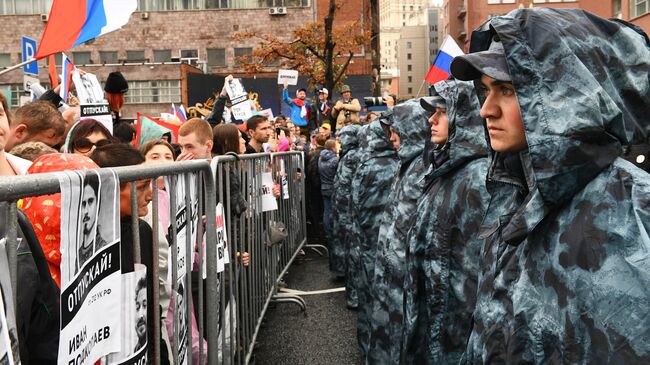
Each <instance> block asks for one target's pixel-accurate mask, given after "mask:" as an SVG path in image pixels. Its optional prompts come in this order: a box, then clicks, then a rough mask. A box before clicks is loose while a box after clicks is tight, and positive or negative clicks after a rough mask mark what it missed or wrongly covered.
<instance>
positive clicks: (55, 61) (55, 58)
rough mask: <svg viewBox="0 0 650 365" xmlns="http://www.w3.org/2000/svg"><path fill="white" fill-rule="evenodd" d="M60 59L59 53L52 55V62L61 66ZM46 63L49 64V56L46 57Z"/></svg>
mask: <svg viewBox="0 0 650 365" xmlns="http://www.w3.org/2000/svg"><path fill="white" fill-rule="evenodd" d="M61 59H62V57H61V53H57V54H55V55H54V64H55V65H57V66H61ZM47 65H48V66H49V65H50V57H49V56H48V57H47Z"/></svg>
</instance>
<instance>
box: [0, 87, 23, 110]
mask: <svg viewBox="0 0 650 365" xmlns="http://www.w3.org/2000/svg"><path fill="white" fill-rule="evenodd" d="M0 92H2V93H3V94H4V96H5V97H6V98H7V101H8V102H9V108H10V109H13V108H18V107H19V106H20V95H22V93H23V84H8V85H0Z"/></svg>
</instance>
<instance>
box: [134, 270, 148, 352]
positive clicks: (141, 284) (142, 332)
mask: <svg viewBox="0 0 650 365" xmlns="http://www.w3.org/2000/svg"><path fill="white" fill-rule="evenodd" d="M135 313H136V317H135V333H136V334H137V335H138V343H136V344H135V349H133V353H137V352H138V351H139V350H140V349H141V348H143V347H145V346H146V345H147V281H146V279H145V278H144V277H142V278H140V279H139V280H138V283H137V284H136V286H135Z"/></svg>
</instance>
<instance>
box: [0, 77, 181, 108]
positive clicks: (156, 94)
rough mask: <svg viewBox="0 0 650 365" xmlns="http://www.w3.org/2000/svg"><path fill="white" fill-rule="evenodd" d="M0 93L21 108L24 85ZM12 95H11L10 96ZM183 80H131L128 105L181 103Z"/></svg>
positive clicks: (4, 89)
mask: <svg viewBox="0 0 650 365" xmlns="http://www.w3.org/2000/svg"><path fill="white" fill-rule="evenodd" d="M0 92H2V93H4V94H5V95H6V96H7V97H8V99H9V103H10V104H9V106H10V107H11V108H12V109H15V108H18V107H19V106H20V96H21V95H23V85H22V84H9V85H0ZM9 94H11V95H9ZM180 102H181V80H154V81H132V80H129V92H128V93H126V95H125V103H127V104H156V103H180Z"/></svg>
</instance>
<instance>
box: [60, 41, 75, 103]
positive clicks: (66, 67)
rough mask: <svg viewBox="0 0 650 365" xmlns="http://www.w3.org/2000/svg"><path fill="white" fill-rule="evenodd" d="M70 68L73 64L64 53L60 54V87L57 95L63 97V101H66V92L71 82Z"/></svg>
mask: <svg viewBox="0 0 650 365" xmlns="http://www.w3.org/2000/svg"><path fill="white" fill-rule="evenodd" d="M72 70H74V64H73V63H72V61H70V59H69V58H68V56H66V55H65V53H62V54H61V87H60V88H59V96H60V97H61V99H63V102H64V103H67V102H68V92H69V91H70V83H71V82H72Z"/></svg>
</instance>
